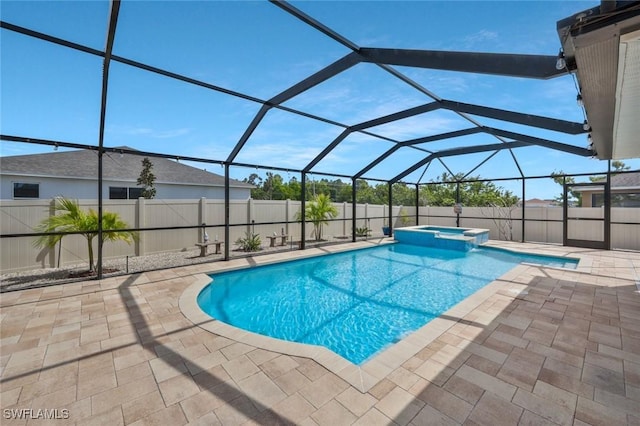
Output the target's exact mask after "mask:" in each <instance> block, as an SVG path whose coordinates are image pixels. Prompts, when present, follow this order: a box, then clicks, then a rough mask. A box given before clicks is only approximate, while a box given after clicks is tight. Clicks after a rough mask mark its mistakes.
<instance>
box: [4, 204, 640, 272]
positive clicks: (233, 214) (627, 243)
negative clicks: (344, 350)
mask: <svg viewBox="0 0 640 426" xmlns="http://www.w3.org/2000/svg"><path fill="white" fill-rule="evenodd" d="M53 205H54V204H53V200H51V201H47V200H25V201H20V200H3V201H0V213H1V215H0V217H1V220H0V233H1V234H2V235H8V234H29V233H32V232H34V228H35V227H36V226H37V225H38V223H40V222H41V221H42V220H43V219H44V218H46V217H47V216H49V215H52V214H54V213H55V212H54V210H53ZM80 205H81V206H82V208H84V209H89V208H92V209H94V210H97V208H98V206H97V201H95V200H80ZM335 206H336V208H337V209H338V216H337V217H336V218H335V219H334V220H332V221H330V222H329V224H328V225H326V226H325V227H324V228H323V234H322V237H323V239H325V240H335V241H338V240H339V239H343V238H348V237H350V235H351V231H352V222H351V217H352V208H351V204H350V203H336V204H335ZM103 209H104V210H105V211H111V212H116V213H118V214H119V215H120V217H121V218H122V219H123V220H124V221H125V222H126V223H127V224H129V226H130V227H131V228H146V229H149V228H161V227H180V226H184V227H189V226H198V225H200V224H202V223H206V224H207V233H208V234H209V237H210V239H212V240H213V239H214V238H215V237H216V236H217V237H218V239H219V240H220V241H223V240H224V226H223V225H224V201H223V200H209V199H204V198H202V199H189V200H160V199H152V200H145V199H139V200H105V201H104V206H103ZM229 209H230V211H229V214H230V224H231V227H230V241H229V243H230V245H231V247H232V248H233V247H235V244H234V242H235V241H236V240H237V239H238V238H239V237H242V236H244V235H245V233H246V232H255V233H257V234H260V236H261V237H262V238H261V239H262V244H263V245H268V243H269V241H268V239H267V238H266V236H267V235H273V233H274V232H275V233H278V234H280V233H281V232H282V231H283V230H284V232H285V233H286V234H287V235H289V236H290V240H292V241H300V240H301V235H300V231H301V227H300V223H299V222H298V221H297V214H298V212H299V211H300V202H299V201H290V200H287V201H271V200H251V199H249V200H242V201H239V200H232V201H231V202H230V206H229ZM419 210H420V222H419V224H420V225H446V226H455V224H456V218H455V215H454V213H453V209H452V208H451V207H420V209H419ZM570 210H571V211H570V215H571V216H572V217H575V216H582V217H592V216H593V215H597V214H600V212H601V210H600V209H597V208H572V209H570ZM507 213H508V212H507V211H502V212H497V211H493V209H491V208H488V209H487V208H471V207H465V208H464V211H463V214H462V215H461V218H460V226H462V227H474V228H488V229H490V230H491V233H490V238H492V239H508V236H506V235H505V234H504V233H501V232H500V231H499V230H498V228H499V223H497V222H496V221H494V220H493V219H491V216H496V217H498V216H499V217H503V216H505V215H506V216H508V214H507ZM387 214H388V206H382V205H368V204H358V205H356V217H357V220H356V227H357V228H364V227H366V228H369V229H371V236H372V237H379V236H382V227H383V226H386V225H387V223H386V220H385V219H384V217H385V216H386V215H387ZM415 215H416V211H415V207H409V206H407V207H401V206H394V207H393V218H394V220H393V224H392V225H393V227H394V228H397V227H401V226H411V225H415V224H416V220H415ZM511 216H512V218H513V220H512V221H511V224H512V235H513V239H514V240H516V241H519V240H521V236H522V222H521V220H520V218H521V217H522V210H521V209H513V210H511ZM596 217H598V216H596ZM526 219H527V222H526V225H525V240H526V241H531V242H548V243H560V244H561V243H562V222H561V221H562V209H561V208H543V207H540V208H526ZM612 221H613V222H625V223H632V224H624V225H616V224H613V225H612V227H611V228H612V229H611V241H612V247H614V248H621V249H631V250H640V209H636V208H614V209H612ZM502 225H504V221H502ZM502 228H503V229H504V228H505V227H504V226H502ZM312 232H313V225H312V224H311V223H307V225H306V236H305V237H306V239H307V240H309V239H313V238H314V236H313V235H312ZM574 232H577V233H578V234H579V235H578V236H573V238H579V237H580V236H582V237H584V238H583V239H589V238H590V237H591V236H590V235H589V233H590V232H592V229H591V227H584V229H576V230H574ZM591 238H592V237H591ZM201 239H202V232H201V230H200V229H197V228H194V229H175V230H151V231H142V232H140V239H139V241H137V242H136V243H134V244H131V245H127V244H126V243H124V242H117V243H112V242H108V243H106V244H105V245H104V253H103V254H104V257H105V258H114V257H124V256H142V255H145V254H153V253H160V252H167V251H186V250H193V249H194V248H195V246H194V245H195V243H196V242H199V241H201ZM592 239H593V238H592ZM34 240H35V238H34V237H16V238H1V239H0V267H1V269H0V272H2V273H7V272H13V271H19V270H29V269H37V268H48V267H57V266H64V265H68V264H75V263H79V262H86V261H87V252H88V250H87V243H86V239H85V238H84V237H82V236H79V235H67V236H65V237H64V238H63V239H62V244H61V245H56V246H55V247H53V248H36V247H34V245H33V242H34ZM94 253H95V254H96V255H97V248H96V246H95V243H94Z"/></svg>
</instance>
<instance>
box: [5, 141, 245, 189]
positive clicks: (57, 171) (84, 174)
mask: <svg viewBox="0 0 640 426" xmlns="http://www.w3.org/2000/svg"><path fill="white" fill-rule="evenodd" d="M121 148H126V149H129V150H131V148H128V147H121ZM143 158H144V157H143V156H139V155H133V154H122V155H120V154H115V153H108V154H105V155H104V156H103V162H102V164H103V166H102V167H103V178H104V179H108V180H120V181H133V182H135V181H136V180H137V179H138V176H140V172H141V171H142V159H143ZM149 160H151V163H152V164H153V169H152V170H151V171H152V172H153V174H154V175H155V176H156V184H158V183H179V184H180V183H181V184H196V185H212V186H224V177H223V176H220V175H217V174H215V173H211V172H208V171H205V170H203V169H199V168H196V167H191V166H189V165H187V164H182V163H178V162H176V161H173V160H168V159H166V158H149ZM210 166H212V165H210ZM214 167H215V166H214ZM0 171H1V173H2V174H20V175H31V176H59V177H75V178H92V179H97V178H98V153H97V152H95V151H91V150H84V149H83V150H74V151H64V152H48V153H44V154H31V155H15V156H9V157H2V158H0ZM230 185H231V186H233V187H244V188H253V185H250V184H248V183H244V182H241V181H238V180H235V179H231V180H230Z"/></svg>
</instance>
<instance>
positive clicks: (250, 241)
mask: <svg viewBox="0 0 640 426" xmlns="http://www.w3.org/2000/svg"><path fill="white" fill-rule="evenodd" d="M236 244H237V245H238V246H240V250H242V251H258V250H260V247H261V245H262V241H260V234H254V233H252V232H245V236H244V237H240V238H238V239H237V240H236Z"/></svg>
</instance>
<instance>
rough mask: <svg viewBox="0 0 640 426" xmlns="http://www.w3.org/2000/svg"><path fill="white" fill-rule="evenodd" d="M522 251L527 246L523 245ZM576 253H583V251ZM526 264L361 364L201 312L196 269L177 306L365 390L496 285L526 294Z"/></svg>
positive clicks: (224, 332) (201, 277)
mask: <svg viewBox="0 0 640 426" xmlns="http://www.w3.org/2000/svg"><path fill="white" fill-rule="evenodd" d="M387 243H394V241H393V240H391V239H388V240H387V241H380V242H378V243H376V245H381V244H387ZM365 247H366V246H365ZM354 248H364V247H363V246H361V245H358V246H356V247H353V246H352V245H351V244H349V245H348V247H337V248H334V249H332V250H320V249H309V250H306V251H305V253H304V254H302V255H299V256H295V259H301V258H308V257H316V256H321V255H326V254H330V253H339V252H344V251H350V250H353V249H354ZM523 253H526V252H524V251H523ZM577 257H580V258H581V256H577ZM290 260H293V259H292V258H291V257H286V258H285V257H271V256H270V257H269V258H268V259H264V260H263V261H261V262H255V265H244V266H240V267H238V266H230V267H229V268H222V269H220V271H228V270H237V269H246V268H250V267H252V266H261V265H268V264H272V263H280V262H286V261H290ZM583 260H584V259H583V258H581V259H580V263H579V264H578V266H577V267H576V269H567V270H568V271H574V272H586V269H590V266H591V265H583V264H582V261H583ZM529 267H531V265H529V264H520V265H517V266H515V267H514V268H512V269H510V270H509V271H507V272H506V273H504V274H503V275H501V276H500V277H499V278H497V279H495V280H494V281H492V282H491V283H489V284H487V285H486V286H484V287H482V288H480V289H479V290H477V291H476V292H475V293H473V294H471V295H470V296H468V297H466V298H465V299H464V300H462V301H460V302H458V303H457V304H456V305H454V306H453V307H451V308H450V309H449V310H447V311H446V312H444V313H442V314H441V315H439V316H438V317H437V318H434V319H433V320H431V321H429V322H428V323H427V324H425V325H423V326H422V327H420V328H419V329H418V330H416V331H414V332H412V333H411V334H409V335H407V336H406V337H404V338H403V339H402V340H400V341H399V342H396V343H394V344H392V345H390V346H388V347H387V348H386V349H384V350H382V351H381V352H379V353H378V354H376V355H374V356H372V357H371V358H370V359H369V360H367V361H366V362H364V363H363V364H361V365H355V364H353V363H351V362H350V361H348V360H346V359H345V358H343V357H341V356H340V355H338V354H336V353H335V352H333V351H331V350H329V349H328V348H325V347H323V346H317V345H310V344H304V343H296V342H290V341H285V340H281V339H277V338H274V337H268V336H264V335H261V334H257V333H253V332H250V331H247V330H244V329H240V328H238V327H234V326H232V325H229V324H226V323H224V322H222V321H219V320H217V319H215V318H213V317H211V316H210V315H209V314H207V313H205V312H204V311H203V310H202V309H201V308H200V306H199V305H198V303H197V296H198V295H199V294H200V292H201V291H202V289H204V288H205V287H206V286H207V285H209V284H210V283H211V277H209V276H208V275H207V274H205V273H202V274H197V275H195V278H196V281H195V282H194V283H192V284H191V285H190V286H189V287H187V289H185V291H184V292H183V293H182V295H181V296H180V299H179V307H180V310H181V311H182V313H183V314H184V316H185V317H186V318H187V319H188V320H190V321H191V322H193V323H194V324H195V325H197V326H198V327H200V328H202V329H204V330H207V331H209V332H211V333H214V334H217V335H220V336H223V337H226V338H228V339H231V340H234V341H236V342H240V343H244V344H247V345H251V346H254V347H257V348H261V349H265V350H269V351H274V352H278V353H282V354H285V355H292V356H298V357H304V358H310V359H313V360H315V361H316V362H317V363H319V364H320V365H322V366H323V367H325V368H326V369H327V370H329V371H331V372H332V373H334V374H336V375H337V376H338V377H340V378H342V379H343V380H344V381H346V382H347V383H349V384H351V385H352V386H354V387H355V388H356V389H358V390H359V391H360V392H363V393H365V392H367V391H368V390H369V389H371V388H372V387H373V386H375V385H376V384H378V382H380V381H381V380H382V379H384V378H385V377H387V376H388V375H389V374H390V373H391V372H393V371H394V370H396V369H397V368H398V367H400V366H401V365H402V364H404V363H405V362H406V361H408V360H409V359H410V358H412V357H413V356H414V355H416V354H417V353H418V352H420V351H421V350H423V349H424V348H425V347H427V346H428V345H429V344H430V343H431V342H433V341H434V340H435V339H437V338H438V337H439V336H440V335H442V334H443V333H445V332H446V331H447V330H449V329H450V328H451V327H453V326H454V325H455V324H457V323H458V322H460V320H461V319H462V318H463V317H465V316H466V315H468V314H469V313H470V312H472V311H473V310H474V309H476V308H478V307H479V306H480V305H481V304H482V303H483V302H484V301H486V300H487V299H488V298H489V297H491V296H493V295H494V294H496V293H498V292H500V291H503V292H504V293H505V294H509V296H510V297H513V298H516V297H518V296H519V295H520V294H522V295H525V294H526V287H527V286H526V285H523V284H519V283H516V282H512V281H511V280H512V279H513V278H515V277H517V276H518V275H520V274H522V273H523V272H525V271H526V269H527V268H529ZM550 268H552V269H563V268H553V267H550Z"/></svg>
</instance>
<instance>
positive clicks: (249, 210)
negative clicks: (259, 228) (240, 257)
mask: <svg viewBox="0 0 640 426" xmlns="http://www.w3.org/2000/svg"><path fill="white" fill-rule="evenodd" d="M252 217H253V198H249V200H247V221H246V224H247V234H250V233H251V232H253V229H251V222H252V221H251V218H252Z"/></svg>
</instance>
